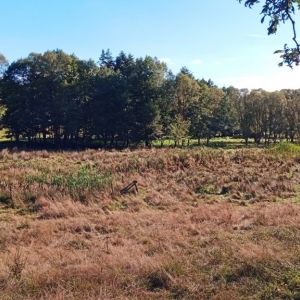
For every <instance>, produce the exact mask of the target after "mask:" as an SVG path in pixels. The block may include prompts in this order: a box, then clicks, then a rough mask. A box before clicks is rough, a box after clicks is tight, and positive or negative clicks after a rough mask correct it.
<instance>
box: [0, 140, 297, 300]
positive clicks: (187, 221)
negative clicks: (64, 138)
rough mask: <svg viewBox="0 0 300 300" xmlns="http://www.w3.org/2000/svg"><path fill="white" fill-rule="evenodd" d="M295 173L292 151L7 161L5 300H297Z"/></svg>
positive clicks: (2, 226)
mask: <svg viewBox="0 0 300 300" xmlns="http://www.w3.org/2000/svg"><path fill="white" fill-rule="evenodd" d="M299 163H300V151H299V147H298V146H294V145H289V144H284V145H283V144H280V145H278V146H276V148H272V149H229V150H224V149H221V148H220V149H208V148H198V149H197V148H193V149H150V150H149V149H148V150H144V149H141V150H136V151H132V152H131V151H129V150H125V151H123V152H117V151H111V152H109V151H101V150H86V151H72V152H71V151H65V152H49V151H46V150H44V151H20V150H18V149H14V150H11V151H10V150H7V149H4V150H2V151H1V152H0V299H120V300H121V299H132V300H133V299H222V300H226V299H228V300H229V299H300V255H299V254H300V225H299V224H300V165H299ZM134 180H136V181H137V188H138V191H136V190H135V189H134V188H132V189H130V190H129V191H128V193H125V194H121V193H120V191H121V190H122V189H123V188H124V187H126V186H127V185H128V184H130V183H131V182H133V181H134Z"/></svg>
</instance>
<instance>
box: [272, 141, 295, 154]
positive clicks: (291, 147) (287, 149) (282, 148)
mask: <svg viewBox="0 0 300 300" xmlns="http://www.w3.org/2000/svg"><path fill="white" fill-rule="evenodd" d="M270 151H271V152H274V153H282V154H288V153H294V154H298V153H300V146H299V145H296V144H292V143H285V142H283V143H279V144H277V145H275V146H273V147H272V148H270Z"/></svg>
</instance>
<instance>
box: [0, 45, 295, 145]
mask: <svg viewBox="0 0 300 300" xmlns="http://www.w3.org/2000/svg"><path fill="white" fill-rule="evenodd" d="M3 61H4V60H3V59H2V62H3ZM299 101H300V89H299V90H281V91H276V92H267V91H264V90H262V89H259V90H251V91H249V90H247V89H241V90H239V89H236V88H234V87H222V88H220V87H217V86H216V85H215V84H214V83H213V82H212V81H211V80H205V79H201V80H200V79H196V78H194V76H193V74H192V73H191V72H190V71H189V70H188V69H187V68H186V67H183V68H182V69H181V70H180V72H179V73H178V74H177V75H174V74H173V73H172V72H171V71H170V70H169V69H168V68H167V65H166V64H165V63H163V62H160V61H159V60H158V59H157V58H152V57H150V56H146V57H145V58H134V57H133V56H132V55H131V54H128V55H127V54H125V53H124V52H121V53H120V54H119V55H118V56H117V57H115V58H114V57H113V56H112V54H111V52H110V51H109V50H107V51H104V50H102V53H101V56H100V58H99V62H97V63H96V62H94V61H92V60H88V61H86V60H80V59H79V58H77V57H76V56H75V55H68V54H66V53H64V52H63V51H61V50H55V51H47V52H45V53H44V54H38V53H31V54H29V56H28V57H26V58H22V59H19V60H17V61H15V62H13V63H11V64H6V65H5V64H4V63H2V67H1V66H0V104H1V128H2V129H5V130H6V132H7V136H8V137H11V138H12V139H13V140H15V141H17V142H18V141H20V140H21V139H26V140H28V143H30V144H43V145H44V144H49V145H50V144H52V145H54V146H59V147H63V146H65V147H71V146H76V145H92V144H96V145H103V146H111V147H126V146H129V145H131V144H138V143H145V145H146V146H150V145H151V142H152V141H153V140H156V141H157V140H158V141H161V142H163V141H164V140H167V139H172V140H174V141H175V144H177V145H178V144H179V143H182V142H185V143H189V141H190V139H196V140H198V142H199V143H200V141H201V139H204V140H205V142H206V143H209V140H210V139H211V138H212V137H215V136H222V137H227V136H241V137H243V138H244V139H245V143H246V144H247V143H248V140H249V138H253V139H254V141H255V142H256V143H257V144H259V143H266V144H269V143H270V142H276V141H279V140H282V139H287V140H290V141H292V142H293V141H295V140H296V139H298V138H300V122H299V118H300V105H299Z"/></svg>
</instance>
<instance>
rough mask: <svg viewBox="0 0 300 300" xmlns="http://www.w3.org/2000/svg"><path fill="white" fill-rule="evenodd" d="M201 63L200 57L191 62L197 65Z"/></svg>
mask: <svg viewBox="0 0 300 300" xmlns="http://www.w3.org/2000/svg"><path fill="white" fill-rule="evenodd" d="M201 63H202V60H201V59H195V60H194V61H193V64H196V65H199V64H201Z"/></svg>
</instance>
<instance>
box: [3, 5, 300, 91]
mask: <svg viewBox="0 0 300 300" xmlns="http://www.w3.org/2000/svg"><path fill="white" fill-rule="evenodd" d="M262 2H263V1H262ZM0 7H1V18H0V53H2V54H4V55H5V56H6V58H7V59H8V60H9V62H12V61H14V60H17V59H19V58H21V57H26V56H28V54H29V53H31V52H39V53H43V52H45V51H47V50H54V49H62V50H63V51H65V52H66V53H69V54H72V53H74V54H75V55H76V56H78V57H79V58H81V59H89V58H92V59H94V60H95V61H97V60H98V58H99V56H100V54H101V50H102V49H108V48H109V49H110V50H111V51H112V53H113V55H114V56H116V55H118V54H119V53H120V52H121V51H122V50H123V51H124V52H126V53H131V54H133V55H134V57H141V56H142V57H144V56H146V55H150V56H156V57H158V58H159V59H162V60H164V61H166V62H167V64H168V67H169V68H170V69H171V70H172V71H173V72H174V73H177V72H178V71H179V70H180V68H181V67H183V66H186V67H187V68H188V69H190V70H191V71H192V72H193V74H194V76H195V77H196V78H205V79H209V78H211V79H212V80H213V81H214V82H215V83H216V84H217V85H218V86H220V87H222V86H229V85H233V86H235V87H237V88H244V87H245V88H250V89H252V88H264V89H266V90H270V91H272V90H277V89H282V88H294V89H296V88H300V81H299V77H300V67H298V68H297V67H296V68H294V70H290V69H289V68H287V67H282V68H279V67H278V66H277V65H278V63H279V62H280V58H279V57H278V55H274V54H273V52H274V51H275V50H277V49H282V48H283V45H284V44H285V43H288V44H289V45H291V46H293V42H292V29H291V26H290V24H286V25H282V26H280V28H279V31H278V33H277V34H276V35H274V36H267V25H268V20H266V21H265V23H264V24H261V23H260V19H261V15H260V14H259V13H260V10H261V7H257V8H253V9H248V8H245V7H244V6H243V5H242V4H239V3H238V1H237V0H210V1H206V0H184V1H182V0H51V1H50V0H0ZM297 18H298V15H296V18H295V19H296V20H297ZM299 24H300V20H299Z"/></svg>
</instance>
